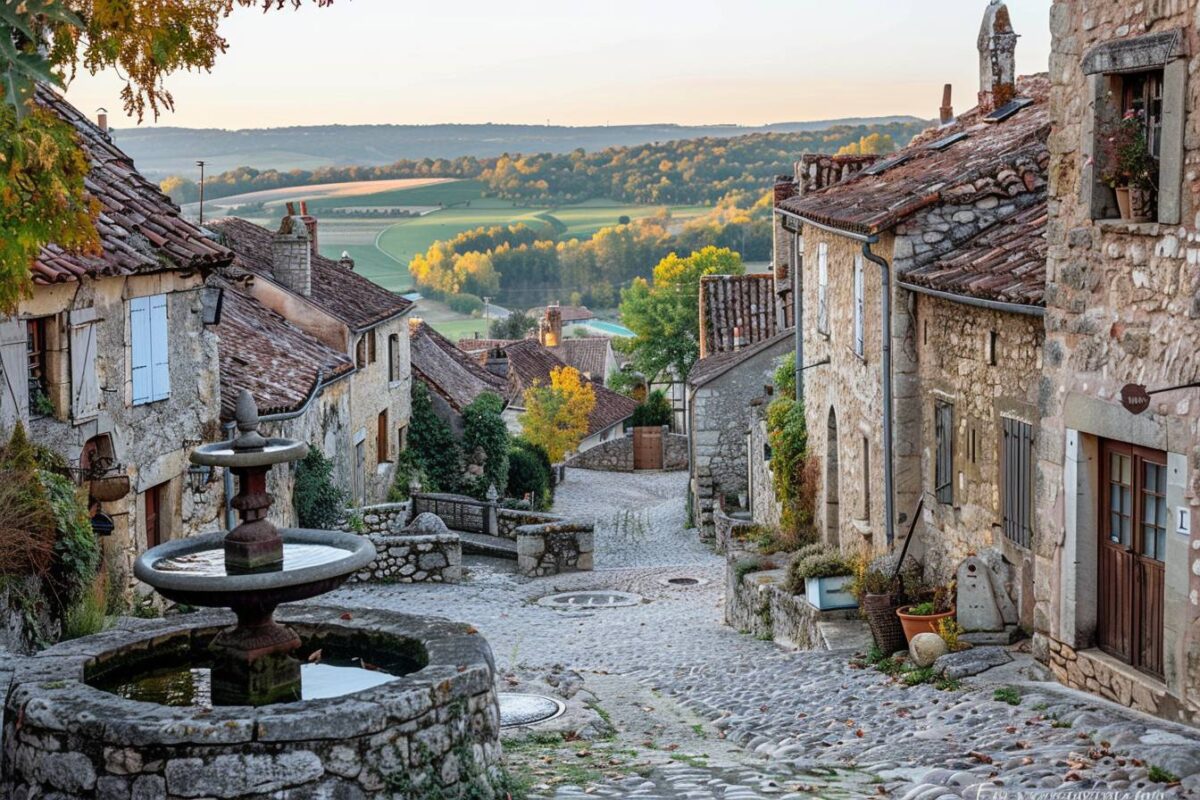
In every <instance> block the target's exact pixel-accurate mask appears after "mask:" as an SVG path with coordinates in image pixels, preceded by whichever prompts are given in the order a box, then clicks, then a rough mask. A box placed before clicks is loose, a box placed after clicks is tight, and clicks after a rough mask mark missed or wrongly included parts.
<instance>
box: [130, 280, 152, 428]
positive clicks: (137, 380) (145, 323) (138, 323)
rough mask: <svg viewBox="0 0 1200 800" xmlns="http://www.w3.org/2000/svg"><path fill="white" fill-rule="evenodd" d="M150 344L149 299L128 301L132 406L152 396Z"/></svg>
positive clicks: (139, 298)
mask: <svg viewBox="0 0 1200 800" xmlns="http://www.w3.org/2000/svg"><path fill="white" fill-rule="evenodd" d="M151 348H152V345H151V344H150V298H149V297H135V298H133V299H132V300H130V301H129V375H130V379H131V380H132V382H133V404H134V405H135V406H136V405H139V404H141V403H149V402H150V399H151V397H152V396H153V394H154V381H153V377H152V372H153V366H152V363H151Z"/></svg>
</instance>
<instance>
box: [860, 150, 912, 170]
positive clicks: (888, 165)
mask: <svg viewBox="0 0 1200 800" xmlns="http://www.w3.org/2000/svg"><path fill="white" fill-rule="evenodd" d="M912 157H913V154H912V153H903V154H901V155H898V156H896V157H895V158H889V159H888V160H887V161H881V162H879V163H878V164H874V165H872V166H870V167H868V168H867V169H864V170H863V174H864V175H881V174H883V173H884V172H887V171H888V170H889V169H892V168H893V167H898V166H900V165H901V164H904V163H907V162H908V160H909V159H911V158H912Z"/></svg>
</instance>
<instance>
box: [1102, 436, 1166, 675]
mask: <svg viewBox="0 0 1200 800" xmlns="http://www.w3.org/2000/svg"><path fill="white" fill-rule="evenodd" d="M1101 462H1102V463H1101V471H1100V474H1101V485H1102V491H1101V498H1100V551H1099V559H1098V562H1099V563H1098V573H1099V574H1098V576H1097V577H1098V582H1097V597H1098V615H1097V628H1096V638H1097V644H1099V646H1100V648H1101V649H1102V650H1104V651H1106V652H1108V653H1110V654H1112V655H1114V656H1116V657H1117V658H1119V659H1121V660H1122V661H1125V662H1127V663H1129V664H1132V665H1133V666H1135V667H1137V668H1138V669H1140V670H1142V671H1144V672H1148V673H1150V674H1151V675H1155V676H1157V677H1162V675H1163V656H1162V649H1163V606H1164V601H1165V570H1164V564H1163V559H1164V558H1165V557H1166V553H1165V550H1166V543H1167V498H1166V494H1167V459H1166V455H1165V454H1164V453H1161V452H1159V451H1156V450H1147V449H1145V448H1140V447H1134V446H1132V445H1127V444H1121V443H1119V442H1105V443H1104V445H1103V447H1102V449H1101Z"/></svg>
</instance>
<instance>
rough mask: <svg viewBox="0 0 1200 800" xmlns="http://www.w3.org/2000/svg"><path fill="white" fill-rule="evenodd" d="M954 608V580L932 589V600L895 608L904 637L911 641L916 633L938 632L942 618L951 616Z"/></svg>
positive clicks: (945, 618)
mask: <svg viewBox="0 0 1200 800" xmlns="http://www.w3.org/2000/svg"><path fill="white" fill-rule="evenodd" d="M955 610H956V609H955V607H954V581H951V582H950V583H949V584H947V585H945V586H939V587H938V588H937V589H936V590H934V593H933V599H932V600H925V601H923V602H920V603H914V604H912V605H907V606H901V607H900V608H899V609H897V610H896V616H897V617H899V618H900V625H901V626H902V627H903V628H904V638H905V639H907V640H908V641H909V642H911V641H912V638H913V637H914V636H916V635H917V634H918V633H939V634H940V632H939V626H940V625H942V623H943V620H947V619H950V618H952V617H953V616H954V614H955Z"/></svg>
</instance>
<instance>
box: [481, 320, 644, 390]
mask: <svg viewBox="0 0 1200 800" xmlns="http://www.w3.org/2000/svg"><path fill="white" fill-rule="evenodd" d="M535 310H538V309H535ZM540 310H541V312H542V313H541V319H539V320H538V329H537V331H536V332H535V333H532V334H530V335H529V336H528V337H527V338H529V339H532V340H534V341H536V342H538V343H539V344H540V345H541V346H542V347H544V348H546V349H547V350H549V351H550V352H552V353H553V354H554V356H555V357H556V358H558V359H559V360H560V361H562V362H563V363H565V364H567V365H568V366H571V367H574V368H575V369H577V370H579V372H580V374H581V375H583V376H584V377H585V378H588V379H589V380H592V381H595V382H596V383H599V384H606V383H607V382H608V379H609V378H610V377H611V376H612V375H613V373H615V372H616V371H617V370H618V369H620V364H619V363H618V361H617V356H616V353H615V352H614V351H613V346H612V339H610V338H609V337H607V336H567V335H566V334H565V332H564V328H563V326H564V324H565V323H566V320H567V319H568V317H569V316H570V314H569V313H566V312H574V313H575V315H576V316H578V313H579V310H578V308H575V307H571V306H567V307H565V309H564V307H560V306H557V305H550V306H546V307H545V308H544V309H540ZM583 310H584V311H587V309H583ZM587 313H588V314H589V315H590V314H591V312H587ZM588 318H589V319H590V318H591V317H590V316H589V317H588ZM515 341H516V340H515V339H462V340H460V341H459V343H458V346H459V348H460V349H462V350H466V351H467V352H470V353H480V352H485V351H487V350H491V349H494V348H497V347H501V346H504V345H508V344H512V343H513V342H515Z"/></svg>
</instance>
